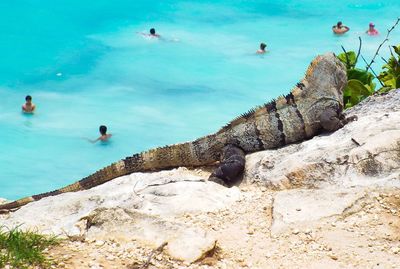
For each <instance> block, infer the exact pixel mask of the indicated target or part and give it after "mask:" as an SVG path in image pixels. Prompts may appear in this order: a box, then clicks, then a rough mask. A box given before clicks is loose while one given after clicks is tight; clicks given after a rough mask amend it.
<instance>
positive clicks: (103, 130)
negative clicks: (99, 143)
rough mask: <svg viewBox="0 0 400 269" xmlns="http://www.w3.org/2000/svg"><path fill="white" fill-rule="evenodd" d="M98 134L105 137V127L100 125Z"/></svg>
mask: <svg viewBox="0 0 400 269" xmlns="http://www.w3.org/2000/svg"><path fill="white" fill-rule="evenodd" d="M99 132H100V134H101V135H105V134H106V133H107V127H106V126H105V125H100V127H99Z"/></svg>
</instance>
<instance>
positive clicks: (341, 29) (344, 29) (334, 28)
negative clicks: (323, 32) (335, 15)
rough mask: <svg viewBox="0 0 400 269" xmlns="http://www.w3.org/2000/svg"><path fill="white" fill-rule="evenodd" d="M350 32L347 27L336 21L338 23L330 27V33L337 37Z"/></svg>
mask: <svg viewBox="0 0 400 269" xmlns="http://www.w3.org/2000/svg"><path fill="white" fill-rule="evenodd" d="M349 30H350V28H349V27H347V26H345V25H343V23H342V22H341V21H338V23H337V24H336V25H334V26H332V31H333V32H334V33H335V34H337V35H342V34H344V33H346V32H348V31H349Z"/></svg>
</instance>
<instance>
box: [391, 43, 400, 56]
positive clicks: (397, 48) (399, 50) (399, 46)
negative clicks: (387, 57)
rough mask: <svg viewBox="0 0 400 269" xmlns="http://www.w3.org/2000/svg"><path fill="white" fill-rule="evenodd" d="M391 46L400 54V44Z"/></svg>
mask: <svg viewBox="0 0 400 269" xmlns="http://www.w3.org/2000/svg"><path fill="white" fill-rule="evenodd" d="M392 48H393V49H394V51H395V52H396V54H397V55H399V56H400V45H398V46H392Z"/></svg>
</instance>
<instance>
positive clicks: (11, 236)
mask: <svg viewBox="0 0 400 269" xmlns="http://www.w3.org/2000/svg"><path fill="white" fill-rule="evenodd" d="M59 242H60V240H59V239H57V238H56V237H54V236H45V235H40V234H37V233H35V232H32V231H21V230H20V229H19V228H18V227H16V228H13V229H11V230H7V229H5V228H4V227H0V268H4V267H5V265H9V266H10V267H11V268H18V269H27V268H32V267H33V266H40V267H41V268H48V267H49V266H50V264H51V261H50V260H49V259H47V258H46V257H45V256H44V254H43V250H44V249H46V248H47V247H49V246H53V245H57V244H59Z"/></svg>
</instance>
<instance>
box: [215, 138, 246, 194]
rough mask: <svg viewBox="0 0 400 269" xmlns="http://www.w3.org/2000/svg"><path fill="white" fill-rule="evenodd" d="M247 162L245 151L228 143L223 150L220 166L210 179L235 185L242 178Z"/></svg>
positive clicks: (223, 183)
mask: <svg viewBox="0 0 400 269" xmlns="http://www.w3.org/2000/svg"><path fill="white" fill-rule="evenodd" d="M245 162H246V159H245V153H244V151H243V150H242V149H241V148H239V147H238V146H236V145H233V144H228V145H226V146H225V147H224V149H223V151H222V155H221V161H220V164H219V166H218V167H217V169H215V170H214V172H213V173H212V174H211V176H210V177H209V180H211V181H215V182H217V183H220V184H222V185H227V186H229V187H230V186H233V184H235V183H236V182H238V181H239V180H240V178H241V176H242V174H243V170H244V165H245Z"/></svg>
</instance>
